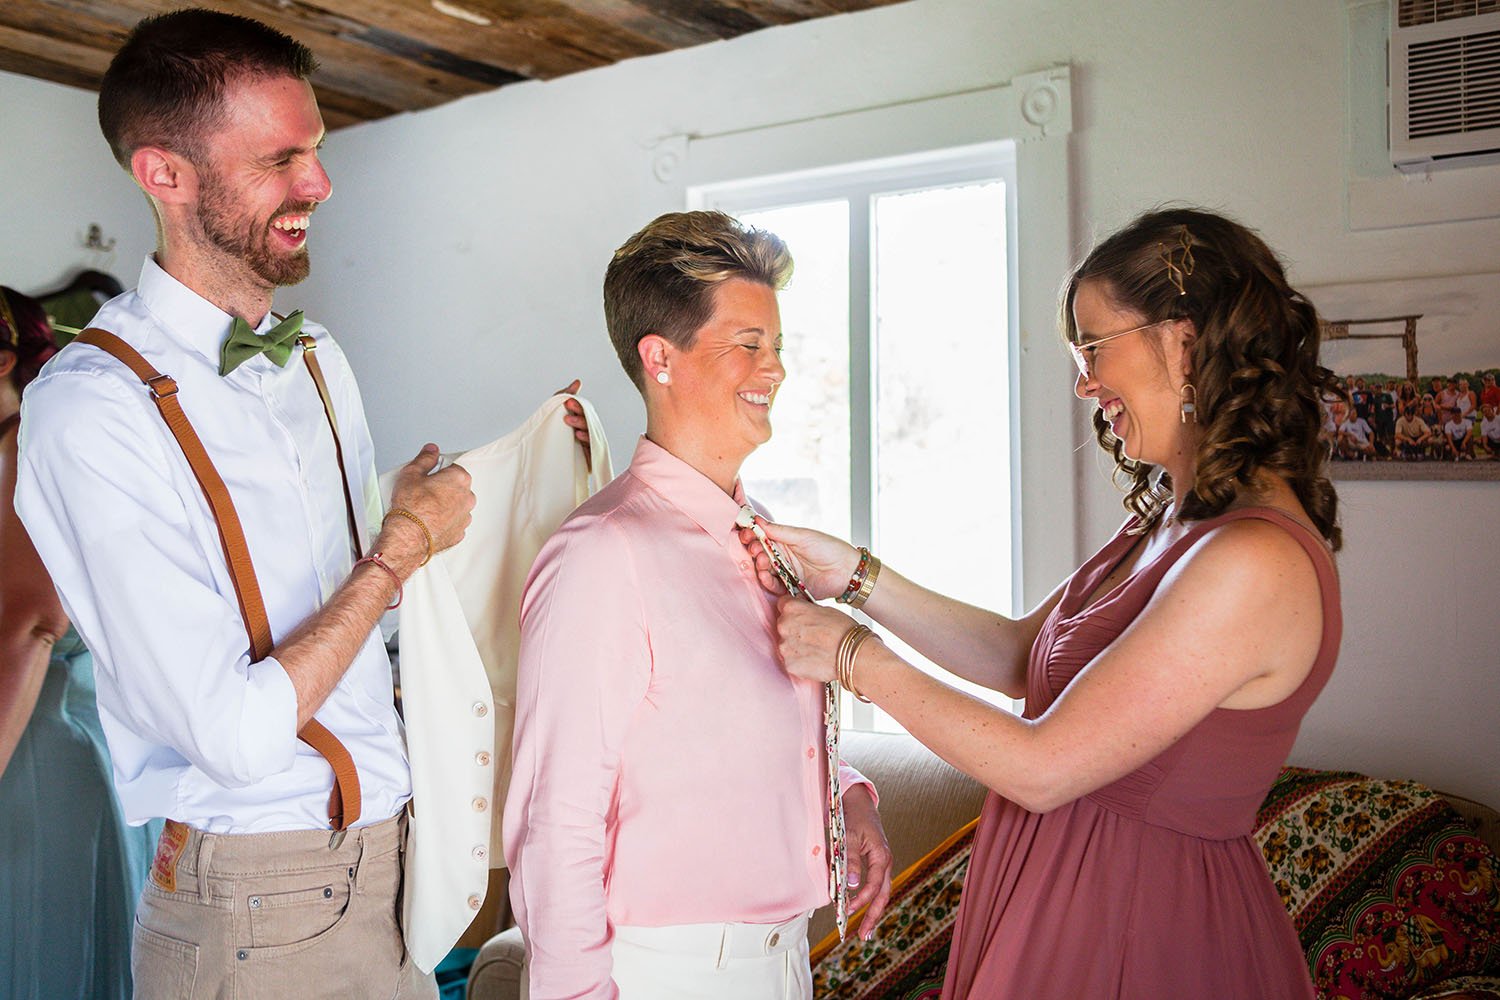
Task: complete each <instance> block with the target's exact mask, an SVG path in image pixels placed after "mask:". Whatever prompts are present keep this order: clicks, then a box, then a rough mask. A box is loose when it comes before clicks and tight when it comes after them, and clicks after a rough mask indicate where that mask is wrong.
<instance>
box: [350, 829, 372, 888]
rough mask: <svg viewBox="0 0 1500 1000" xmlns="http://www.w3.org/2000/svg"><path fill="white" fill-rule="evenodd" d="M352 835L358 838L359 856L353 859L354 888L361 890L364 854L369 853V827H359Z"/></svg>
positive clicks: (363, 874)
mask: <svg viewBox="0 0 1500 1000" xmlns="http://www.w3.org/2000/svg"><path fill="white" fill-rule="evenodd" d="M354 836H356V837H358V838H359V857H358V858H356V859H355V861H354V889H355V891H356V892H362V891H363V887H364V881H365V855H367V854H369V853H370V828H369V827H367V826H365V827H360V828H359V829H358V830H355V831H354Z"/></svg>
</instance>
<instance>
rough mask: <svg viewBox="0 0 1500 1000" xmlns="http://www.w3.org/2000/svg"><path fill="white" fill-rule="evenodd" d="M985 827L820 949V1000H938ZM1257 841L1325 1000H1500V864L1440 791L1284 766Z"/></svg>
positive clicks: (905, 879)
mask: <svg viewBox="0 0 1500 1000" xmlns="http://www.w3.org/2000/svg"><path fill="white" fill-rule="evenodd" d="M974 826H975V824H973V823H970V824H968V825H967V826H965V827H964V828H963V829H962V830H959V831H958V832H957V833H955V834H954V835H953V836H952V837H950V838H948V840H946V841H944V842H943V843H942V844H941V845H939V846H938V847H937V848H936V849H934V850H933V851H932V852H931V853H930V854H928V855H927V856H926V857H925V858H923V859H922V860H921V861H918V862H917V863H916V864H914V865H912V866H911V867H910V868H909V869H907V871H905V872H903V873H902V874H901V875H900V876H898V877H897V878H896V880H895V881H894V882H893V884H892V894H891V904H890V908H889V909H888V910H887V913H886V917H885V919H884V920H883V921H882V922H881V928H880V932H879V934H878V935H876V938H875V940H874V941H873V942H870V943H869V944H865V943H864V942H862V941H860V940H859V939H858V938H857V937H856V936H854V935H852V934H851V935H850V936H849V938H848V940H847V941H845V942H843V943H840V942H839V941H838V939H837V937H830V938H829V939H826V940H824V941H823V942H822V943H820V944H819V945H818V946H817V947H815V948H814V949H813V954H812V958H813V980H814V982H813V985H814V995H815V996H817V997H819V998H820V1000H937V997H938V994H939V992H940V991H941V988H942V982H943V972H944V970H945V968H946V966H947V963H948V947H949V944H950V943H951V941H952V938H953V921H954V918H955V917H956V916H957V914H958V900H959V894H960V890H961V887H962V884H963V877H964V873H965V872H966V871H967V870H968V864H969V852H970V848H971V847H972V844H973V833H974ZM1255 837H1256V840H1257V841H1258V842H1259V844H1260V847H1261V850H1262V851H1263V852H1264V854H1265V856H1266V863H1267V865H1268V867H1269V869H1270V872H1271V878H1272V881H1273V882H1274V883H1275V884H1276V888H1277V890H1278V891H1279V892H1280V893H1281V898H1282V901H1283V902H1284V903H1285V904H1286V907H1287V910H1288V911H1289V912H1290V913H1291V915H1292V921H1293V923H1294V924H1295V926H1296V928H1297V933H1298V934H1299V935H1300V937H1301V940H1302V947H1303V950H1304V951H1306V953H1307V957H1308V963H1309V965H1310V967H1311V968H1312V972H1313V980H1314V983H1315V985H1316V986H1317V990H1318V996H1319V997H1320V998H1321V1000H1388V998H1389V1000H1395V998H1400V1000H1500V863H1497V860H1496V858H1495V855H1494V853H1492V852H1491V851H1490V849H1489V847H1488V846H1486V845H1485V843H1484V842H1483V841H1482V840H1480V839H1479V838H1478V837H1476V836H1474V834H1473V833H1472V832H1471V831H1470V830H1469V828H1468V827H1467V826H1466V825H1465V823H1464V821H1463V820H1462V819H1461V818H1460V817H1459V816H1458V814H1457V813H1455V812H1454V811H1453V809H1452V808H1451V807H1450V806H1449V805H1448V803H1447V802H1446V801H1445V800H1444V799H1443V797H1442V796H1441V795H1439V794H1437V793H1436V792H1434V791H1432V789H1430V788H1427V787H1426V786H1423V785H1420V784H1417V783H1416V782H1412V781H1386V780H1381V779H1376V778H1368V777H1365V776H1364V775H1360V774H1354V773H1350V772H1335V771H1310V770H1304V769H1301V768H1285V769H1283V771H1282V772H1281V775H1280V777H1279V778H1277V780H1276V783H1275V784H1274V785H1273V786H1272V788H1271V792H1270V794H1269V795H1267V796H1266V800H1265V802H1264V803H1263V804H1262V806H1261V810H1260V815H1259V816H1258V817H1257V822H1256V830H1255ZM850 924H851V926H853V925H854V924H855V921H854V920H852V919H851V921H850Z"/></svg>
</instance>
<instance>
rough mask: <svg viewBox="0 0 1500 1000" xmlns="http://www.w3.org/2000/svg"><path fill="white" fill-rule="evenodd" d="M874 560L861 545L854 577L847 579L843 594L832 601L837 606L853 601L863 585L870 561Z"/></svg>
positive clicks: (868, 551)
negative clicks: (837, 604)
mask: <svg viewBox="0 0 1500 1000" xmlns="http://www.w3.org/2000/svg"><path fill="white" fill-rule="evenodd" d="M874 558H875V557H874V556H872V555H870V550H869V549H867V548H865V547H864V546H863V545H861V546H860V547H859V565H858V566H856V567H854V575H853V576H851V577H849V586H847V587H845V588H844V592H843V593H842V594H840V595H839V596H838V597H835V598H834V601H836V602H837V603H839V604H848V603H849V602H850V601H851V600H853V598H854V595H855V594H857V593H859V588H860V587H861V586H862V585H863V584H864V582H865V576H866V574H868V573H869V572H870V560H871V559H874Z"/></svg>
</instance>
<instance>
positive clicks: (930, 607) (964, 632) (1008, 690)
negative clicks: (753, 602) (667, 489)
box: [741, 521, 1062, 698]
mask: <svg viewBox="0 0 1500 1000" xmlns="http://www.w3.org/2000/svg"><path fill="white" fill-rule="evenodd" d="M761 524H762V526H763V527H764V529H765V531H766V534H767V535H768V536H769V537H770V538H771V539H772V540H773V541H775V542H776V543H777V545H778V546H780V547H781V548H782V549H784V550H785V551H786V552H787V553H788V554H789V555H790V556H791V557H792V558H793V559H794V560H795V561H796V563H797V565H798V568H799V569H800V570H801V572H802V579H803V582H804V583H806V584H807V586H808V587H809V589H811V590H812V592H813V594H814V596H816V597H817V598H818V599H819V600H824V599H827V598H830V597H836V596H838V595H839V594H841V593H843V591H844V588H845V587H846V586H847V585H848V583H849V578H850V576H851V575H853V573H854V570H855V567H856V566H857V565H858V563H859V553H858V551H857V550H855V549H854V547H853V546H851V545H849V544H848V543H846V542H842V541H840V540H838V539H836V538H833V537H831V536H829V535H825V534H823V533H821V532H817V531H811V530H808V529H806V528H793V527H791V526H788V525H778V524H772V523H771V522H769V521H762V522H761ZM741 537H742V540H743V541H744V542H745V543H746V545H747V546H748V547H749V548H750V551H751V552H753V553H754V555H755V559H756V567H757V569H759V570H760V577H761V583H762V585H764V586H765V587H766V588H767V589H769V590H772V591H775V592H778V593H779V592H780V590H781V588H780V585H779V584H777V583H776V578H775V576H774V574H773V573H772V572H771V563H770V559H769V557H768V556H767V555H766V554H765V551H764V550H763V549H762V548H761V547H760V545H759V543H757V542H756V541H755V540H754V536H753V535H751V534H750V533H749V532H748V530H747V531H744V532H742V534H741ZM1061 596H1062V587H1061V586H1059V587H1058V588H1057V589H1056V590H1054V591H1053V592H1052V593H1051V594H1049V595H1048V596H1047V599H1046V600H1044V601H1042V603H1041V604H1039V605H1037V606H1036V607H1035V608H1033V609H1032V610H1031V611H1030V612H1029V613H1028V614H1027V615H1026V616H1025V617H1023V618H1020V619H1012V618H1007V617H1005V616H1004V615H1001V614H997V613H995V612H993V611H986V610H985V609H983V608H978V607H975V606H974V605H972V604H965V603H964V602H963V601H957V600H954V599H953V598H951V597H945V596H943V595H942V594H939V593H937V592H936V591H933V590H928V589H927V588H926V587H923V586H920V585H918V584H916V583H913V582H911V581H910V580H908V579H907V578H906V577H904V576H902V575H901V574H900V573H898V572H896V571H895V570H894V569H891V568H890V567H888V566H885V567H882V568H881V570H880V576H879V578H878V581H877V584H876V587H875V590H874V592H873V593H872V594H871V596H870V599H869V601H868V602H867V603H866V604H865V606H864V607H863V608H862V609H861V610H862V611H864V613H865V614H867V615H869V616H870V617H871V618H873V619H875V620H876V621H878V622H879V623H880V624H881V625H884V626H885V627H886V628H888V629H890V630H891V631H892V632H894V633H895V634H896V635H898V636H900V637H901V639H902V640H903V641H904V642H906V643H908V644H909V645H910V646H911V647H912V648H913V649H915V650H917V652H919V653H921V654H922V655H923V656H925V657H927V658H928V659H929V660H931V661H932V662H934V663H936V664H938V665H940V666H941V667H943V669H945V670H949V671H951V672H953V673H955V674H957V675H958V676H960V677H963V678H965V679H967V680H970V681H973V682H974V683H976V684H981V685H983V686H984V687H987V688H991V689H992V690H995V691H1001V692H1003V693H1005V694H1007V695H1009V696H1010V697H1012V698H1023V697H1025V695H1026V662H1027V659H1028V658H1029V657H1030V655H1031V646H1032V644H1033V643H1034V642H1035V641H1036V637H1037V633H1038V632H1039V631H1041V627H1042V622H1043V621H1045V620H1046V618H1047V615H1048V614H1050V613H1051V611H1052V608H1053V607H1054V606H1055V605H1056V604H1057V601H1058V599H1059V598H1060V597H1061Z"/></svg>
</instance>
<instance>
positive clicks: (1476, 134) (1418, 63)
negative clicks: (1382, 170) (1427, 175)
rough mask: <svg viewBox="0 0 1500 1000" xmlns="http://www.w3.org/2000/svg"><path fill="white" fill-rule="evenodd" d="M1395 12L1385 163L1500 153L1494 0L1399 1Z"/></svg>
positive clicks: (1499, 36) (1499, 22) (1499, 8)
mask: <svg viewBox="0 0 1500 1000" xmlns="http://www.w3.org/2000/svg"><path fill="white" fill-rule="evenodd" d="M1394 14H1395V20H1396V22H1397V23H1396V24H1395V25H1393V26H1392V28H1391V45H1390V60H1391V66H1390V70H1391V73H1390V86H1391V94H1390V111H1391V122H1390V129H1391V136H1390V138H1391V162H1393V163H1394V164H1395V165H1396V166H1397V167H1399V168H1402V169H1421V168H1424V167H1427V166H1431V165H1433V164H1435V163H1438V162H1442V161H1453V162H1455V163H1456V162H1462V161H1465V160H1467V158H1470V157H1485V158H1486V161H1488V160H1489V159H1492V158H1493V155H1494V154H1500V0H1400V2H1399V4H1398V6H1397V8H1396V10H1395V11H1394ZM1408 22H1410V23H1408Z"/></svg>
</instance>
